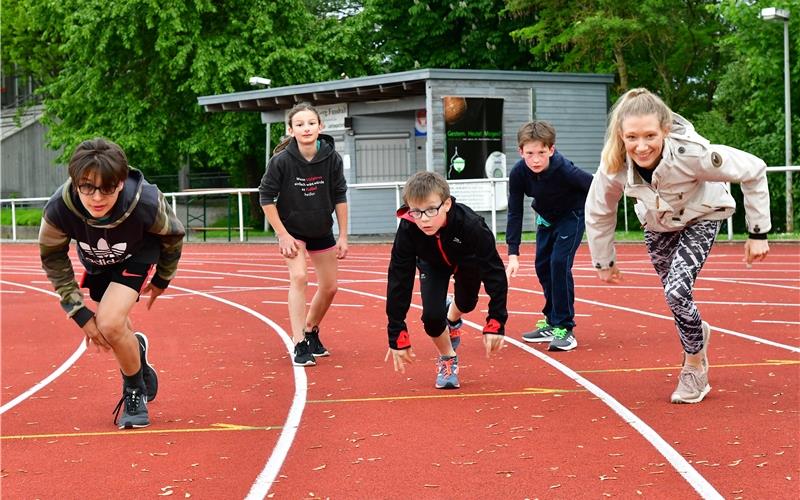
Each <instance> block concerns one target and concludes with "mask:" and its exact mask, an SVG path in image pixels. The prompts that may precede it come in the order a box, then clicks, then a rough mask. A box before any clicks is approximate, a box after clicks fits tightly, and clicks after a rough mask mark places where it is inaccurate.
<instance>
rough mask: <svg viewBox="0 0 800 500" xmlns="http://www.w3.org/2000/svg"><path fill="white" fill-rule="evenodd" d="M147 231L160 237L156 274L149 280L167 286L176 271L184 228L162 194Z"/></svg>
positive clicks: (158, 285)
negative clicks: (151, 223) (154, 216)
mask: <svg viewBox="0 0 800 500" xmlns="http://www.w3.org/2000/svg"><path fill="white" fill-rule="evenodd" d="M148 232H150V233H153V234H157V235H158V236H159V237H160V238H161V255H160V256H159V258H158V264H157V265H156V274H155V276H153V279H152V280H150V282H151V283H152V284H153V285H154V286H156V287H158V288H161V289H164V288H167V287H168V286H169V282H170V280H172V278H174V277H175V273H176V272H177V271H178V261H179V260H180V258H181V251H182V249H183V236H184V235H185V234H186V230H185V229H184V228H183V224H182V223H181V221H180V220H179V219H178V217H177V216H176V215H175V212H174V211H173V210H172V206H171V205H170V204H169V203H167V199H166V198H165V197H164V194H163V193H161V192H159V193H158V213H157V214H156V220H155V222H153V225H152V226H151V227H150V229H148Z"/></svg>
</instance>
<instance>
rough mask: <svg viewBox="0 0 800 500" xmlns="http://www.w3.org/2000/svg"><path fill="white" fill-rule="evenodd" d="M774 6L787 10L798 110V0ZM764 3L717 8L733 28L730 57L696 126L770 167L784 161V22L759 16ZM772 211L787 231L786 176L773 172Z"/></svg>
mask: <svg viewBox="0 0 800 500" xmlns="http://www.w3.org/2000/svg"><path fill="white" fill-rule="evenodd" d="M769 5H770V6H775V7H779V8H786V9H789V10H790V12H791V14H792V21H791V22H790V23H789V41H790V43H791V45H790V49H789V50H790V53H791V56H790V63H791V66H790V73H791V76H790V81H791V82H792V83H791V85H792V89H791V90H792V93H793V94H794V95H793V98H792V104H793V108H794V109H797V103H798V95H800V93H799V92H798V91H800V85H798V82H800V61H799V60H798V57H797V54H800V23H797V22H796V17H797V16H799V15H800V0H784V1H778V2H774V3H770V4H769ZM763 6H764V5H762V4H756V5H747V4H743V3H742V2H738V1H735V0H724V1H722V2H719V4H718V5H716V6H715V7H714V10H716V11H718V13H719V15H720V16H722V17H723V18H724V19H725V20H726V22H728V23H729V24H730V25H731V26H735V27H736V29H733V30H731V31H730V32H729V33H728V35H727V36H726V37H725V38H724V39H723V40H722V41H721V43H720V47H721V51H722V54H723V57H724V59H725V60H728V61H730V63H729V64H727V66H726V67H725V71H724V73H723V74H722V75H721V78H720V82H719V87H718V89H717V91H716V93H715V95H714V102H713V109H712V110H710V111H708V112H706V113H701V114H699V115H698V116H697V118H696V120H695V125H696V127H697V130H698V131H699V132H700V133H702V134H703V135H704V136H706V137H707V138H708V139H709V140H710V141H712V142H715V143H720V144H729V145H731V146H734V147H736V148H739V149H743V150H745V151H749V152H751V153H753V154H755V155H756V156H759V157H760V158H762V159H764V161H765V162H766V163H767V165H784V164H785V155H784V151H785V146H784V144H785V126H784V120H785V116H786V115H785V107H784V71H783V64H784V53H783V23H781V22H767V21H764V20H762V19H760V18H759V11H760V9H761V8H762V7H763ZM791 116H792V131H793V132H794V133H793V134H792V141H793V144H792V151H793V152H794V155H793V157H794V161H793V163H794V164H798V161H797V158H798V156H800V155H798V153H800V139H799V137H800V135H799V134H798V133H797V131H800V118H798V114H797V112H796V111H795V112H794V113H792V114H791ZM798 175H799V174H798V173H795V174H794V176H795V182H794V183H793V199H794V200H795V203H794V224H795V227H798V225H800V206H798V200H799V199H800V184H799V183H798V182H797V180H796V179H797V177H798ZM768 180H769V184H770V198H771V204H770V205H771V212H772V224H773V231H779V232H782V231H785V230H786V208H785V207H786V195H785V193H786V191H785V189H786V177H785V175H784V174H770V175H769V177H768ZM734 196H735V197H737V201H738V202H739V206H741V192H740V190H739V189H738V187H735V188H734ZM739 212H740V213H737V216H736V225H735V228H736V229H737V230H738V229H739V228H742V227H743V224H744V220H743V214H742V213H741V212H743V211H742V210H739Z"/></svg>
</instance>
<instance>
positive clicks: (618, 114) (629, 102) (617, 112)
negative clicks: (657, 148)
mask: <svg viewBox="0 0 800 500" xmlns="http://www.w3.org/2000/svg"><path fill="white" fill-rule="evenodd" d="M642 115H656V118H657V119H658V123H659V125H660V126H661V128H663V129H664V130H667V131H668V130H669V128H670V124H671V123H672V110H671V109H669V107H668V106H667V105H666V104H664V101H662V100H661V98H660V97H658V96H657V95H655V94H653V93H652V92H650V91H649V90H647V89H645V88H636V89H631V90H629V91H627V92H625V93H624V94H622V96H621V97H620V98H619V99H618V100H617V102H616V103H615V104H614V106H612V108H611V113H610V115H609V117H608V128H607V129H606V143H605V145H603V152H602V153H601V156H600V158H601V161H602V163H603V165H605V168H606V172H608V173H609V174H615V173H617V172H619V171H620V170H622V169H623V168H624V167H625V143H624V142H623V140H622V122H623V121H624V120H625V119H626V118H628V117H631V116H642Z"/></svg>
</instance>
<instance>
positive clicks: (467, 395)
mask: <svg viewBox="0 0 800 500" xmlns="http://www.w3.org/2000/svg"><path fill="white" fill-rule="evenodd" d="M568 392H586V389H549V388H545V387H530V388H527V389H525V390H524V391H513V392H477V393H463V392H456V393H452V394H424V395H419V396H381V397H372V398H349V399H310V400H308V401H307V403H309V404H310V403H362V402H369V401H402V400H409V399H444V398H483V397H496V396H531V395H536V394H564V393H568Z"/></svg>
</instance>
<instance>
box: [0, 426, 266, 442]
mask: <svg viewBox="0 0 800 500" xmlns="http://www.w3.org/2000/svg"><path fill="white" fill-rule="evenodd" d="M281 428H282V426H280V425H267V426H263V427H253V426H249V425H235V424H211V427H200V428H197V429H127V430H118V431H106V432H65V433H61V434H20V435H12V436H0V439H53V438H69V437H94V436H140V435H142V434H176V433H182V432H226V431H273V430H279V429H281Z"/></svg>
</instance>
